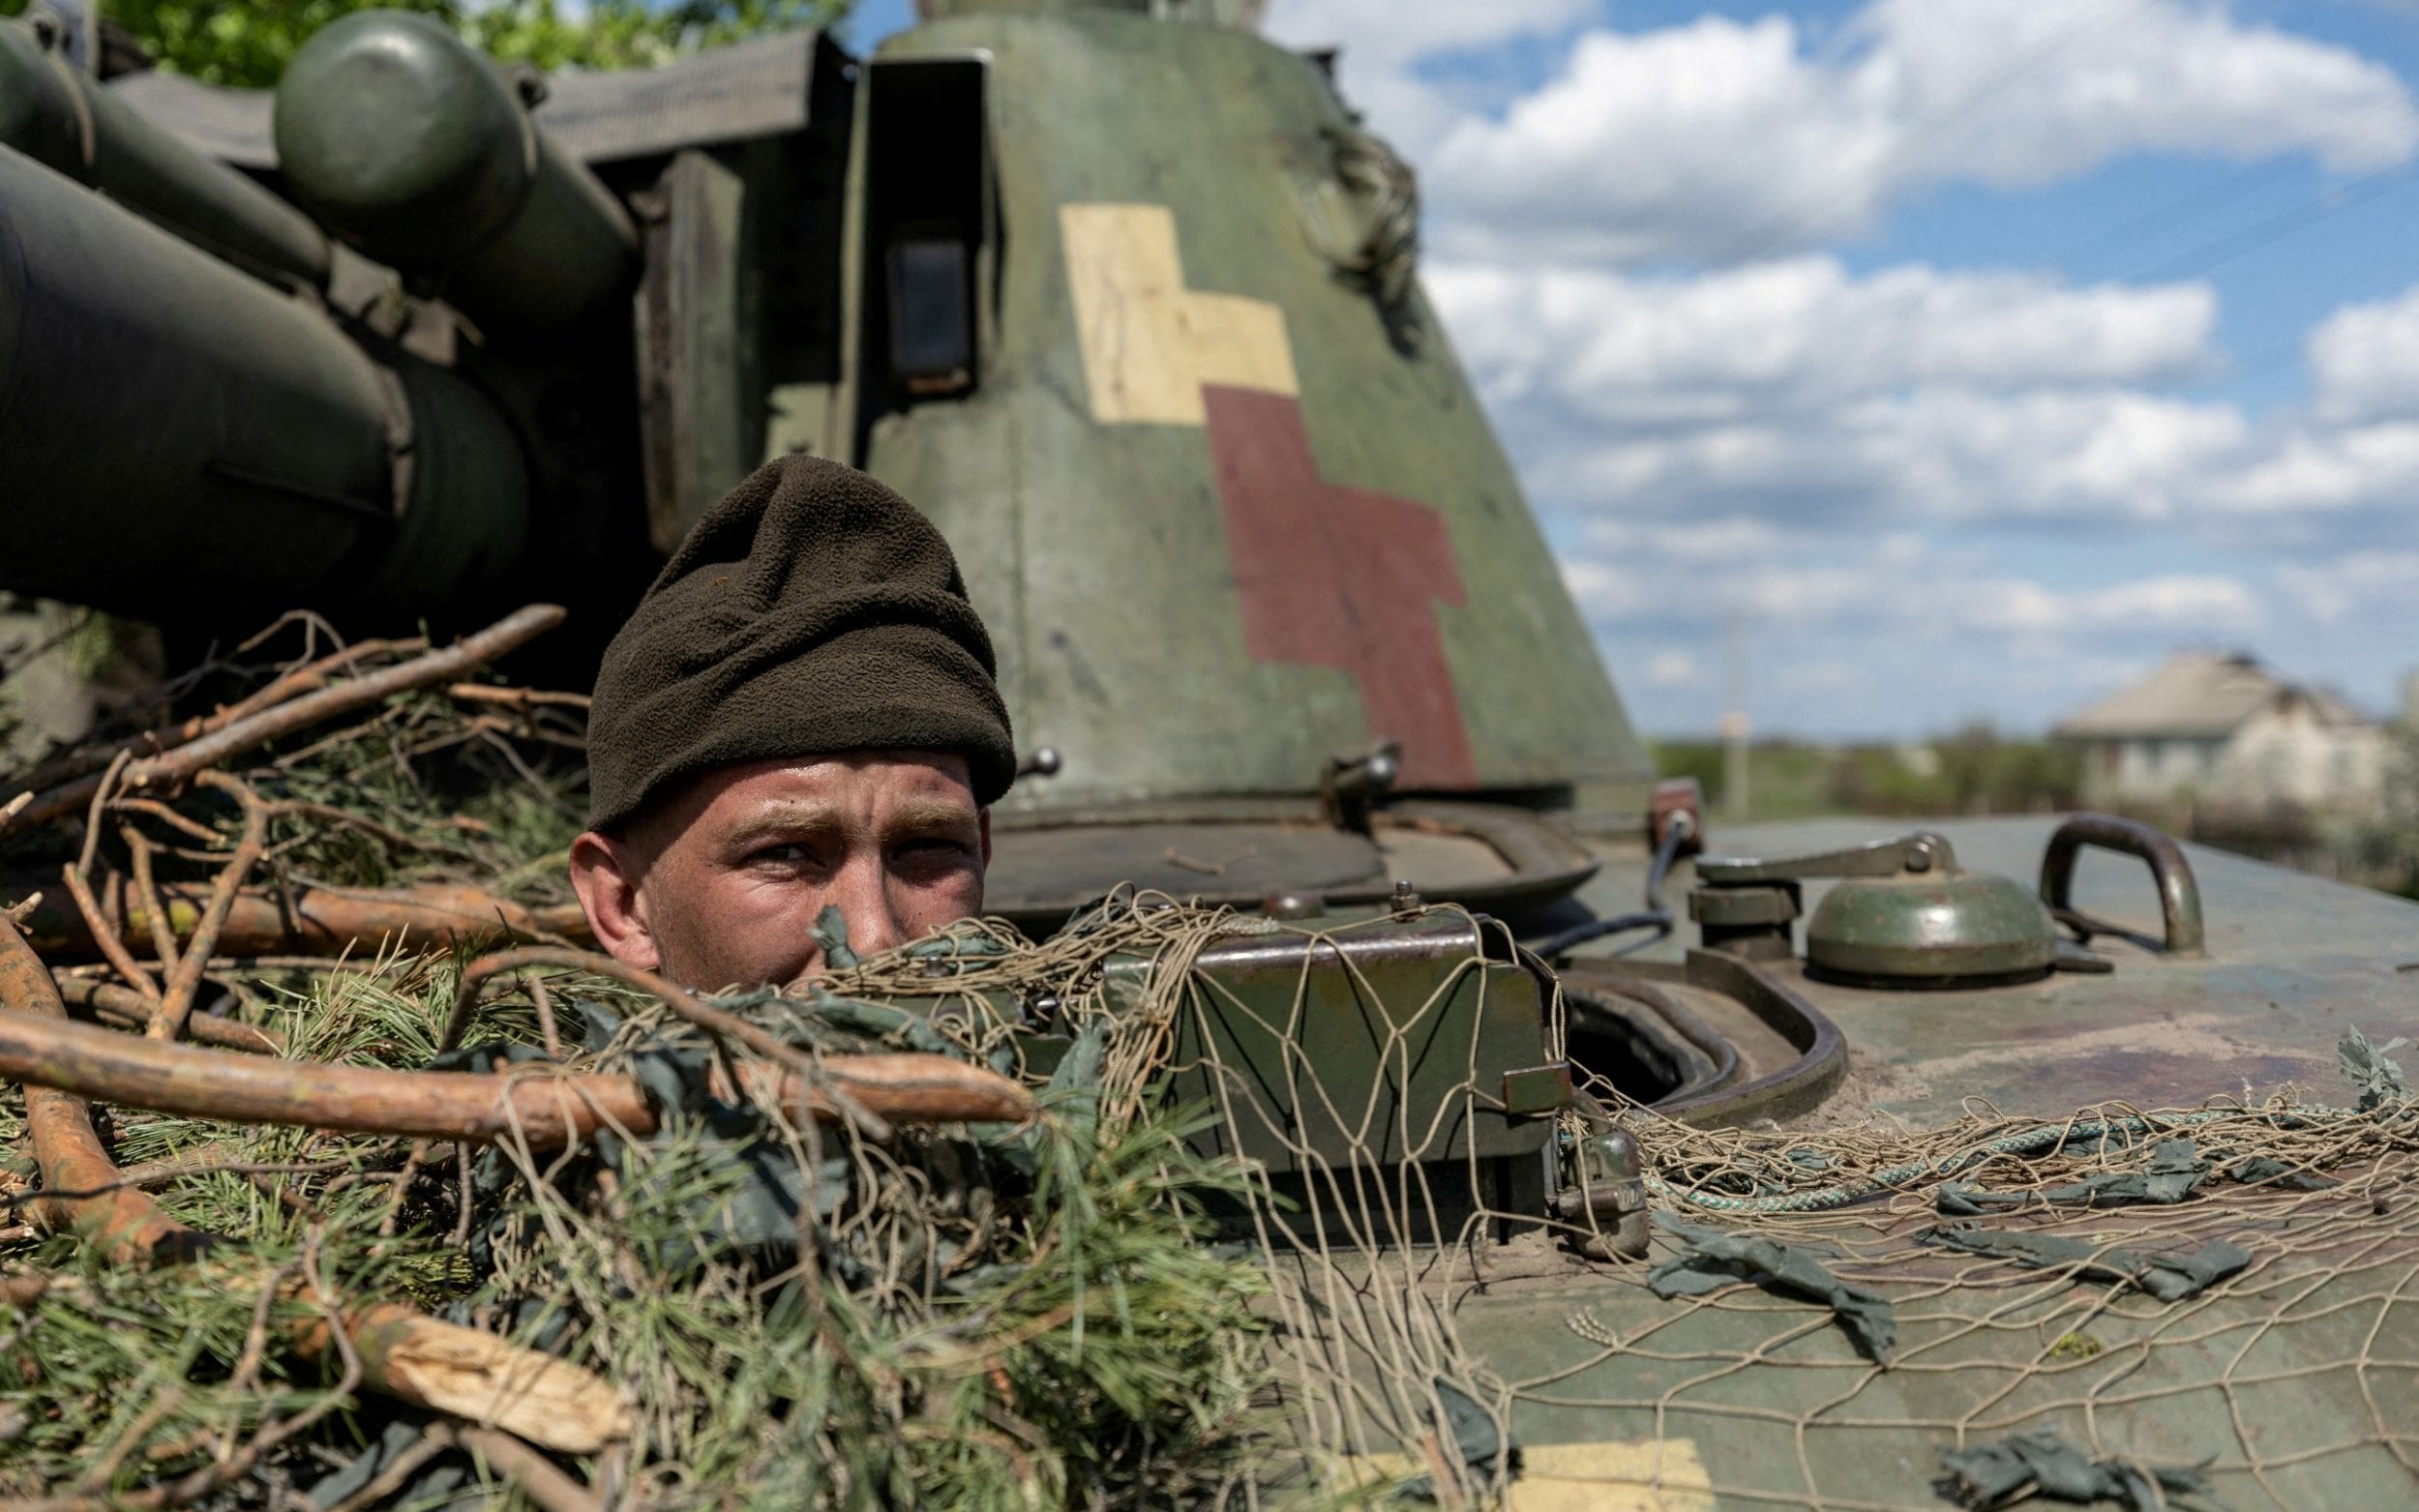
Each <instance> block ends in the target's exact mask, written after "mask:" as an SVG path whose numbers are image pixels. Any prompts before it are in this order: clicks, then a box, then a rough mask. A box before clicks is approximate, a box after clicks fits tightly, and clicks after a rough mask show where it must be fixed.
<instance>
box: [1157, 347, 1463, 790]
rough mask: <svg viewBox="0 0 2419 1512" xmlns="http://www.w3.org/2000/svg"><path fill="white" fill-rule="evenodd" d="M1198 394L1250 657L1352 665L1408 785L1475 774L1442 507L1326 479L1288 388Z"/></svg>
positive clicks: (1454, 782) (1456, 566) (1457, 574)
mask: <svg viewBox="0 0 2419 1512" xmlns="http://www.w3.org/2000/svg"><path fill="white" fill-rule="evenodd" d="M1201 393H1202V400H1203V404H1204V407H1205V409H1206V410H1207V417H1206V418H1207V420H1208V423H1209V458H1210V462H1211V464H1212V466H1213V467H1214V468H1215V469H1216V472H1217V480H1218V502H1219V504H1220V506H1221V507H1222V509H1223V512H1224V514H1225V516H1226V545H1227V553H1228V555H1229V557H1230V558H1231V560H1232V561H1233V564H1234V568H1235V587H1236V591H1237V593H1238V594H1239V597H1240V598H1241V600H1242V606H1243V637H1244V643H1245V645H1246V646H1247V647H1248V648H1249V649H1250V652H1251V655H1252V657H1253V659H1254V660H1257V661H1262V662H1287V663H1296V664H1300V665H1305V666H1310V667H1333V668H1335V669H1336V670H1338V671H1342V672H1348V673H1350V674H1351V675H1352V679H1353V682H1354V684H1355V685H1356V686H1358V687H1359V690H1360V703H1361V709H1362V711H1363V713H1364V714H1365V715H1366V717H1367V719H1368V722H1369V733H1370V735H1371V736H1372V737H1373V738H1376V739H1392V740H1399V741H1401V742H1402V743H1403V769H1402V777H1401V779H1400V782H1401V786H1404V787H1410V788H1422V787H1475V786H1478V762H1477V761H1476V760H1475V759H1474V758H1473V757H1472V756H1471V754H1470V731H1469V729H1468V727H1467V726H1465V725H1464V724H1463V723H1462V716H1461V699H1460V697H1459V696H1458V695H1457V694H1456V693H1455V692H1454V689H1453V671H1452V667H1451V666H1450V665H1449V664H1448V663H1447V661H1446V660H1445V636H1444V630H1443V627H1442V626H1440V625H1439V624H1438V623H1437V617H1436V606H1437V605H1438V604H1439V603H1444V604H1450V605H1454V606H1456V607H1459V606H1460V605H1461V604H1462V602H1463V592H1462V583H1461V564H1460V563H1459V562H1458V561H1457V560H1456V559H1455V558H1454V555H1453V543H1452V538H1451V537H1450V535H1449V534H1448V532H1447V530H1446V528H1445V519H1444V517H1443V516H1442V515H1440V514H1438V513H1437V511H1436V510H1435V509H1434V508H1432V507H1430V506H1428V505H1425V504H1417V503H1414V502H1412V501H1411V500H1409V499H1398V498H1395V497H1392V496H1391V495H1389V494H1384V493H1376V492H1372V491H1370V490H1369V489H1347V488H1339V487H1337V486H1336V485H1334V484H1331V483H1328V482H1326V481H1324V480H1322V479H1321V478H1320V476H1319V466H1318V462H1317V460H1315V459H1314V458H1313V457H1312V456H1311V455H1310V434H1309V432H1308V431H1307V430H1305V429H1304V428H1303V426H1302V417H1301V401H1300V400H1299V399H1296V398H1295V397H1293V396H1292V395H1289V394H1270V393H1266V392H1263V391H1261V390H1257V389H1241V388H1229V387H1226V386H1224V385H1220V384H1214V383H1210V384H1204V385H1203V386H1202V391H1201Z"/></svg>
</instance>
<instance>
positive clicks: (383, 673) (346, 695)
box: [0, 604, 563, 833]
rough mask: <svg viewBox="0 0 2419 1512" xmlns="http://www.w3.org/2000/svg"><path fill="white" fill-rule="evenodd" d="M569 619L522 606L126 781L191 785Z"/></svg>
mask: <svg viewBox="0 0 2419 1512" xmlns="http://www.w3.org/2000/svg"><path fill="white" fill-rule="evenodd" d="M562 622H563V610H562V607H561V606H560V605H555V604H532V605H529V606H528V607H526V608H519V609H515V610H514V611H513V612H512V613H510V614H507V615H505V616H504V617H503V618H502V619H499V620H497V621H496V622H495V623H494V624H493V625H490V626H489V627H488V628H487V629H485V630H482V631H480V632H479V633H478V634H476V635H473V636H465V637H463V638H462V639H460V640H458V641H456V642H454V643H453V644H452V645H450V646H447V647H446V648H445V649H444V650H442V651H432V652H429V653H428V654H427V655H425V656H417V657H414V658H412V659H411V660H410V661H408V662H398V663H396V664H395V665H394V666H392V667H379V668H378V669H377V670H376V671H374V672H369V673H365V674H364V675H362V676H359V677H355V678H351V679H349V680H347V681H345V682H342V683H339V684H337V685H336V686H335V687H332V688H321V689H319V690H317V691H316V692H314V693H308V694H305V695H303V696H302V697H298V698H291V699H288V700H287V701H285V702H284V703H279V704H275V705H273V706H271V707H268V708H264V709H260V710H257V711H256V712H254V713H253V714H250V715H247V716H245V717H244V718H242V719H238V720H235V721H232V722H230V723H228V724H226V725H223V726H220V727H219V728H217V729H214V730H210V731H208V732H207V733H205V734H202V735H200V736H198V737H197V738H195V739H194V740H191V741H188V742H187V743H185V744H184V745H181V746H178V747H176V748H175V749H174V750H171V751H164V752H162V753H161V754H160V755H158V756H146V757H144V758H143V759H142V760H139V761H135V762H134V763H132V764H131V765H129V766H128V767H127V768H126V785H127V786H130V787H144V786H156V785H167V784H174V783H183V782H189V781H191V780H192V779H193V777H194V774H195V773H196V772H201V771H204V770H207V769H208V768H210V767H213V766H216V765H218V764H219V763H220V762H222V761H224V760H227V759H228V758H230V757H232V756H241V755H243V754H244V753H245V752H247V751H252V750H255V749H257V748H259V747H261V746H264V745H267V744H268V743H269V742H270V741H272V740H275V739H277V738H279V737H280V736H282V735H289V734H292V733H293V732H294V731H295V730H298V729H304V728H308V727H309V726H313V725H316V724H319V723H320V722H321V721H323V720H329V719H333V718H335V717H336V716H337V715H339V714H349V713H352V712H353V711H354V710H356V709H363V708H367V707H369V706H370V705H372V704H374V703H379V702H382V701H384V700H385V699H386V698H388V697H392V696H393V695H395V694H399V693H405V692H408V691H410V690H411V689H414V688H425V687H428V686H429V685H430V684H432V683H440V682H447V681H450V680H452V679H454V678H457V677H460V676H462V675H463V673H465V672H468V671H469V670H471V669H472V668H473V667H478V666H480V665H481V664H482V663H486V662H491V661H493V660H494V659H495V658H497V657H499V656H502V655H504V654H505V653H506V652H508V651H511V650H513V649H515V648H517V647H519V646H520V645H522V644H523V642H525V641H527V640H529V639H530V638H531V637H536V636H539V635H543V634H544V633H546V632H547V631H550V630H552V629H553V628H554V627H555V626H556V625H559V624H561V623H562ZM101 782H102V780H101V779H98V778H80V779H78V780H76V781H75V782H72V783H68V784H66V785H64V786H58V787H53V788H51V789H50V790H49V791H47V792H45V793H43V794H41V795H40V796H38V797H37V798H35V800H34V801H33V803H32V804H31V805H29V806H27V807H26V808H25V809H24V810H23V811H22V812H20V813H19V814H18V815H17V816H16V819H15V825H14V826H13V827H15V828H23V827H25V826H27V825H32V824H39V823H41V822H43V821H44V820H45V819H50V818H55V817H57V816H58V815H62V814H66V813H70V812H72V811H73V810H75V808H76V807H77V806H78V805H80V804H83V803H86V802H89V801H90V800H91V798H92V795H93V793H94V792H95V791H97V790H98V789H99V788H100V786H101ZM0 833H5V831H0Z"/></svg>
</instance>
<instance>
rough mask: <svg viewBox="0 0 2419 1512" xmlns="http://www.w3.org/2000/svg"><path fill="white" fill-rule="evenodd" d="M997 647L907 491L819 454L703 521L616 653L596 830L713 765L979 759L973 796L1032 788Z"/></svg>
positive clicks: (755, 482)
mask: <svg viewBox="0 0 2419 1512" xmlns="http://www.w3.org/2000/svg"><path fill="white" fill-rule="evenodd" d="M997 670H998V668H997V667H996V666H995V664H994V662H993V660H992V653H991V637H989V636H988V635H987V634H985V633H984V630H983V622H982V620H981V618H980V617H978V616H977V615H976V614H975V612H974V607H973V606H972V605H971V604H970V603H968V602H967V597H966V582H965V579H964V578H961V577H959V575H958V564H957V559H956V558H955V557H953V556H951V555H950V554H949V544H948V543H947V542H946V541H943V540H942V539H941V532H939V531H937V530H935V529H934V528H933V526H932V522H931V521H930V520H928V519H925V518H924V517H923V516H922V515H920V514H918V513H917V512H916V510H915V508H914V506H912V505H911V504H909V503H908V502H907V501H906V500H905V499H902V498H900V497H899V495H897V494H896V493H893V492H891V491H890V490H889V489H886V488H884V487H882V486H881V484H879V483H877V482H875V481H874V480H873V479H871V478H869V477H867V476H866V475H865V474H863V473H861V472H858V471H856V470H855V469H853V468H850V467H843V466H841V465H840V464H839V463H838V462H831V461H824V460H821V459H820V458H813V457H787V458H784V459H782V460H780V461H777V462H770V463H767V464H766V465H765V466H762V467H760V468H758V469H757V470H756V472H755V473H754V474H753V475H752V476H750V477H749V478H748V479H747V481H746V482H744V483H742V484H740V485H739V486H738V487H737V488H735V489H732V490H731V492H730V493H729V494H728V495H726V496H725V497H724V498H723V500H722V502H720V503H718V504H716V505H715V506H714V507H713V508H712V509H710V510H708V511H706V512H705V515H704V517H703V518H702V519H700V520H699V521H698V522H697V525H696V527H695V528H693V529H692V530H691V531H690V532H689V538H688V539H687V540H686V541H683V542H682V543H681V544H680V549H679V550H677V551H675V552H673V553H672V560H671V561H670V562H668V563H666V564H665V566H664V570H663V572H662V573H661V574H660V575H658V576H657V578H656V579H655V582H654V585H653V586H651V587H649V588H648V589H647V590H646V596H645V597H644V598H643V599H641V600H640V601H639V607H638V608H637V610H636V611H635V612H633V613H632V614H631V616H630V622H629V623H628V624H626V625H624V626H623V627H622V628H621V632H620V634H618V635H616V636H614V637H613V642H612V645H611V646H609V647H607V648H606V652H605V662H604V665H603V667H600V668H599V669H598V671H597V674H596V697H595V702H594V704H593V706H592V707H591V708H590V710H589V712H588V822H589V824H590V825H592V826H594V827H596V828H600V829H602V828H605V827H608V826H611V825H613V824H618V823H620V822H621V821H623V820H625V819H627V818H629V817H631V816H632V815H635V814H637V813H638V812H639V811H640V810H641V809H642V807H644V806H645V804H646V803H647V801H648V800H649V799H650V798H653V797H655V796H656V795H657V794H658V793H659V792H660V791H661V790H662V789H663V788H664V787H665V786H667V785H669V784H671V783H672V782H673V781H675V780H677V779H680V778H684V777H689V776H692V775H694V774H696V773H699V772H702V771H704V770H706V769H707V768H709V767H716V766H727V765H730V764H732V763H734V762H741V761H762V760H768V759H773V758H776V757H783V756H827V755H833V754H836V753H839V752H843V751H864V750H871V749H877V748H884V747H889V748H900V749H906V750H912V751H954V752H957V753H958V754H959V755H961V756H965V757H966V762H967V766H968V768H969V770H970V772H971V776H972V778H973V786H974V798H975V801H976V802H978V803H985V804H988V803H992V802H995V801H997V800H998V799H999V797H1000V794H1002V793H1004V792H1006V791H1007V790H1008V784H1009V783H1010V782H1011V781H1012V780H1013V779H1014V777H1015V775H1016V748H1015V744H1014V742H1013V740H1012V738H1011V736H1010V734H1009V730H1008V711H1007V709H1006V707H1005V706H1004V705H1003V704H1001V702H1000V690H999V688H998V686H997V685H996V684H995V683H994V682H993V680H992V679H993V677H994V675H995V674H996V672H997Z"/></svg>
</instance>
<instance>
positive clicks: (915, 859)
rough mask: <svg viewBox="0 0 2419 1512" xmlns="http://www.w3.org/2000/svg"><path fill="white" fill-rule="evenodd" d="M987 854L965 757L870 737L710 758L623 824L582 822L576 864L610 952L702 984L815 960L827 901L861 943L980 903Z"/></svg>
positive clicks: (800, 969) (812, 966) (742, 982)
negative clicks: (610, 829)
mask: <svg viewBox="0 0 2419 1512" xmlns="http://www.w3.org/2000/svg"><path fill="white" fill-rule="evenodd" d="M990 860H991V815H989V814H988V813H987V812H986V811H984V810H983V809H982V808H980V807H978V806H977V805H976V804H975V802H974V793H973V789H972V788H971V786H970V784H969V780H968V772H967V765H966V760H965V758H964V757H962V756H954V755H941V754H936V753H933V752H919V751H869V752H854V753H851V754H849V755H847V756H832V757H814V758H808V759H802V760H777V761H758V762H754V763H751V764H748V765H744V766H730V767H722V768H718V769H716V770H714V771H711V772H708V773H706V774H704V775H703V776H702V777H700V778H698V779H696V780H694V781H692V782H691V783H690V784H689V785H688V786H686V787H684V788H682V789H681V790H680V791H678V792H677V793H676V794H674V795H673V796H672V798H671V799H670V801H668V802H666V803H664V804H662V805H660V806H659V807H658V808H657V809H656V811H655V812H653V813H651V814H648V815H645V816H644V817H642V819H641V820H639V821H638V822H637V823H635V824H634V825H632V826H631V827H630V833H628V834H626V835H623V836H621V837H618V838H616V837H613V836H609V835H603V834H599V833H597V832H595V831H590V832H588V833H587V834H584V835H582V836H581V837H580V839H579V840H578V841H577V842H576V843H575V844H574V845H573V846H572V851H571V880H572V885H573V887H574V888H575V889H577V890H578V892H579V894H580V904H581V906H582V908H584V909H585V910H586V911H587V915H588V925H589V927H590V928H591V929H593V930H594V931H595V932H596V937H597V941H598V943H599V944H601V945H603V946H604V947H605V949H606V950H607V952H609V953H610V954H611V955H612V957H613V959H614V960H616V961H620V962H622V963H624V964H629V965H635V966H643V967H646V968H648V969H650V970H656V971H661V972H663V973H664V974H665V975H666V976H669V977H671V978H672V979H673V980H674V981H677V982H679V983H681V984H682V985H684V986H687V987H692V988H697V989H701V990H711V989H715V988H722V987H730V986H742V987H754V986H757V985H760V984H762V983H767V982H770V983H774V984H782V983H788V982H792V981H795V980H797V979H798V978H799V977H801V976H804V975H807V974H808V973H810V972H812V971H816V970H820V969H821V965H822V961H821V955H822V953H821V950H820V949H818V948H817V946H816V944H815V937H814V929H815V921H816V918H817V916H818V915H820V914H821V912H822V910H823V909H824V907H825V906H827V905H833V904H836V905H838V907H839V909H840V912H841V915H842V917H844V918H846V919H847V920H848V922H849V944H850V946H851V948H852V949H854V950H856V951H857V952H859V953H860V954H871V953H873V952H874V951H877V950H884V949H887V948H889V947H890V946H892V945H897V944H901V943H904V942H905V941H908V940H911V939H914V938H916V937H917V936H919V935H922V934H930V933H931V932H932V931H934V930H936V929H939V928H940V927H941V926H942V925H944V924H949V923H951V922H953V921H955V920H958V919H963V918H967V917H970V916H971V915H973V914H976V913H979V912H981V911H982V906H983V868H984V867H985V866H986V865H987V864H988V863H989V862H990Z"/></svg>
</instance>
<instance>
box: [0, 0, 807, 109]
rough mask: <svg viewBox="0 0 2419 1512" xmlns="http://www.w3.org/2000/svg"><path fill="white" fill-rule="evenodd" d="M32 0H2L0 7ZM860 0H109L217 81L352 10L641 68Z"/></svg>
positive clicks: (516, 49) (182, 67) (533, 55)
mask: <svg viewBox="0 0 2419 1512" xmlns="http://www.w3.org/2000/svg"><path fill="white" fill-rule="evenodd" d="M25 3H26V0H0V14H8V15H14V14H15V13H17V12H20V11H22V10H24V8H25ZM850 3H851V0H672V3H671V4H656V5H649V4H646V3H645V0H591V3H590V4H587V5H585V6H577V5H572V6H566V5H563V4H560V3H558V0H104V3H103V5H102V13H103V14H104V15H105V16H107V17H108V18H109V19H110V20H113V21H115V22H117V23H118V24H119V25H121V26H123V27H125V28H126V29H127V31H129V32H131V33H132V34H133V35H134V39H135V40H136V41H137V42H139V43H141V44H142V45H143V46H144V48H145V49H147V50H148V51H149V52H150V53H151V55H152V56H153V58H155V59H156V60H157V61H158V63H159V66H160V67H162V68H164V69H167V70H169V71H171V72H174V73H179V74H192V75H193V76H194V77H195V78H199V79H203V80H206V81H208V82H210V83H213V84H227V85H234V86H239V87H242V88H248V89H263V88H266V87H268V86H269V85H271V84H274V83H276V82H277V79H278V75H279V74H282V73H284V70H285V64H286V61H287V60H288V59H290V58H291V57H293V55H294V52H295V49H297V48H299V47H300V46H301V45H302V44H304V43H305V42H307V41H309V40H310V37H311V34H312V33H314V32H315V31H317V30H318V29H319V28H320V27H322V26H325V25H326V24H327V23H328V22H330V21H333V20H335V19H336V18H337V17H338V16H341V15H350V14H351V13H353V12H355V11H368V10H378V9H383V10H392V11H412V12H417V13H418V14H420V15H431V16H434V17H436V18H437V19H438V20H441V21H443V22H445V23H446V24H447V25H449V26H451V27H453V28H454V29H455V30H456V31H458V32H460V33H462V35H463V37H464V38H465V39H467V40H468V41H469V42H470V43H472V44H474V45H476V46H478V47H480V48H482V49H484V50H486V51H487V52H490V53H492V54H493V55H494V56H496V57H498V58H501V59H505V60H507V61H514V62H527V63H532V64H535V65H536V66H537V67H539V68H541V69H560V68H585V69H621V68H644V67H648V66H650V65H653V64H658V63H663V62H667V61H669V60H671V59H672V58H675V57H678V56H680V55H681V54H683V53H689V52H697V51H701V50H702V49H704V48H707V47H714V46H719V45H721V44H724V43H729V42H736V41H738V40H739V39H741V38H744V37H754V36H759V35H762V34H763V33H766V32H775V31H789V30H792V29H794V28H797V27H802V26H827V25H831V24H833V23H835V22H837V21H838V20H839V19H840V18H841V17H842V16H843V15H846V14H847V13H848V10H849V6H850Z"/></svg>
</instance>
